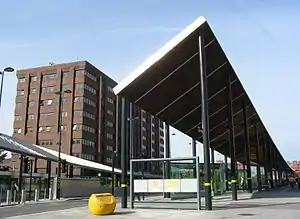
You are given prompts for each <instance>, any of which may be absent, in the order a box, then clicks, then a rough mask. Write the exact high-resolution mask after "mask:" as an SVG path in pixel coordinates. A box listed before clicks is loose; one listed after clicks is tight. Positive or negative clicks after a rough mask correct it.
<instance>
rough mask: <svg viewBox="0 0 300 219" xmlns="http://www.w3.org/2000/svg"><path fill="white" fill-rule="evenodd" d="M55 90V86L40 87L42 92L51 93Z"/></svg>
mask: <svg viewBox="0 0 300 219" xmlns="http://www.w3.org/2000/svg"><path fill="white" fill-rule="evenodd" d="M54 91H55V87H53V86H51V87H42V93H53V92H54Z"/></svg>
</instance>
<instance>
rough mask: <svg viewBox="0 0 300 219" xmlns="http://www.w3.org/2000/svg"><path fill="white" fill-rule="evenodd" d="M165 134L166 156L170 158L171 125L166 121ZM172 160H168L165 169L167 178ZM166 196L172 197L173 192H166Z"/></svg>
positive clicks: (167, 177)
mask: <svg viewBox="0 0 300 219" xmlns="http://www.w3.org/2000/svg"><path fill="white" fill-rule="evenodd" d="M165 136H166V139H165V140H166V141H165V158H170V126H169V125H168V124H167V123H165ZM170 171H171V167H170V162H169V161H166V171H165V176H166V179H170V174H171V173H170ZM164 198H171V194H170V193H169V192H164Z"/></svg>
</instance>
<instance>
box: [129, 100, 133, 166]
mask: <svg viewBox="0 0 300 219" xmlns="http://www.w3.org/2000/svg"><path fill="white" fill-rule="evenodd" d="M132 152H133V118H132V103H130V104H129V160H131V159H132V158H133V156H132V154H133V153H132Z"/></svg>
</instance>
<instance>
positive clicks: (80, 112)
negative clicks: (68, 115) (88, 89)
mask: <svg viewBox="0 0 300 219" xmlns="http://www.w3.org/2000/svg"><path fill="white" fill-rule="evenodd" d="M73 115H74V116H82V111H81V110H74V113H73Z"/></svg>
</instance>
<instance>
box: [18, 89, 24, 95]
mask: <svg viewBox="0 0 300 219" xmlns="http://www.w3.org/2000/svg"><path fill="white" fill-rule="evenodd" d="M24 94H25V91H24V90H18V91H17V96H24Z"/></svg>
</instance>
